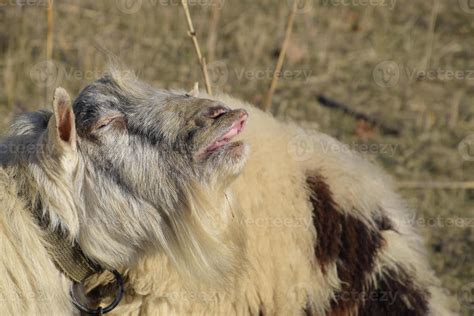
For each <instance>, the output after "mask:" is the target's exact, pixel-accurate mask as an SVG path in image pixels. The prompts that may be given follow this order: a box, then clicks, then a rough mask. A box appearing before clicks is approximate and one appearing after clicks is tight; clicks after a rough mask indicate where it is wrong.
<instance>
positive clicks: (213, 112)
mask: <svg viewBox="0 0 474 316" xmlns="http://www.w3.org/2000/svg"><path fill="white" fill-rule="evenodd" d="M227 112H229V110H228V109H227V108H225V107H222V106H218V107H214V108H211V109H209V111H208V115H207V116H208V117H209V118H212V119H218V118H219V117H221V116H222V115H224V114H226V113H227Z"/></svg>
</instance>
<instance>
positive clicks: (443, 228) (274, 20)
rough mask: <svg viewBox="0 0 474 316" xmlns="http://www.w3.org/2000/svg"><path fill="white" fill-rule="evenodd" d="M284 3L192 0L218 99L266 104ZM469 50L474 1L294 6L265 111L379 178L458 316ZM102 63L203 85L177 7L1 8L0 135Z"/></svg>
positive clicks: (12, 1) (288, 3) (472, 134)
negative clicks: (342, 151)
mask: <svg viewBox="0 0 474 316" xmlns="http://www.w3.org/2000/svg"><path fill="white" fill-rule="evenodd" d="M292 3H293V1H292V0H279V1H275V0H259V1H253V0H239V1H238V0H189V8H190V12H191V16H192V18H193V22H194V27H195V29H196V33H197V36H198V39H199V41H200V46H201V50H202V52H203V54H204V56H205V57H206V59H207V62H208V69H209V76H210V81H211V84H212V87H213V90H214V92H225V93H228V94H231V95H233V96H235V97H238V98H241V99H243V100H246V101H248V102H251V103H253V104H255V105H256V106H261V105H262V103H263V100H264V98H265V95H266V93H267V91H268V88H269V86H270V82H271V79H272V75H273V72H274V70H275V65H276V62H277V59H278V56H279V54H280V51H281V47H282V42H283V39H284V36H285V30H286V26H287V22H288V16H289V13H290V11H291V9H292ZM48 14H49V17H48ZM473 48H474V0H306V1H304V0H300V2H299V3H298V6H297V10H296V14H295V18H294V28H293V32H292V34H291V37H290V40H289V42H288V48H287V51H286V59H285V62H284V65H283V68H282V71H281V73H280V78H279V81H278V86H277V89H276V91H275V94H274V97H273V104H272V107H271V109H270V111H271V112H272V113H273V114H274V115H275V116H276V117H277V118H279V119H281V120H285V121H295V122H298V124H300V125H302V126H305V127H307V128H309V129H315V130H320V131H323V132H325V133H328V134H330V135H332V136H334V137H336V138H338V139H339V140H341V141H343V142H345V143H347V144H348V147H349V148H351V149H353V150H356V151H358V152H360V153H361V154H362V155H364V156H366V157H367V158H368V159H371V160H373V161H375V162H376V163H378V164H381V165H382V166H383V167H384V168H385V169H387V170H388V171H389V173H390V174H391V175H392V176H393V177H394V178H395V179H396V181H397V183H398V186H399V191H400V193H401V194H402V195H403V196H404V197H405V198H406V199H407V200H408V202H409V204H410V207H411V208H412V209H414V210H415V215H413V218H410V219H408V220H410V221H412V222H413V224H414V225H415V226H417V228H418V230H419V231H420V232H421V234H422V235H423V236H424V237H425V239H426V244H427V249H428V251H429V256H430V258H431V262H432V265H433V267H434V268H435V270H436V271H437V274H438V276H439V277H440V279H441V281H442V282H443V285H444V287H445V288H446V290H447V291H448V293H449V294H450V297H451V304H452V306H453V308H454V309H455V310H457V311H459V312H460V313H461V314H462V315H474V172H473V171H474V50H473ZM111 56H112V57H113V58H114V59H116V60H120V61H121V62H122V63H123V64H124V65H126V66H127V67H129V69H130V70H132V71H134V72H135V73H136V74H137V75H138V76H139V77H140V78H141V79H143V80H145V81H148V82H150V83H152V84H153V85H155V86H157V87H160V88H168V89H191V87H192V86H193V83H194V82H196V81H199V82H200V83H201V88H204V82H203V79H202V78H203V77H202V74H201V71H200V67H199V64H198V62H197V57H196V54H195V51H194V47H193V44H192V41H191V39H190V37H189V36H188V33H187V24H186V19H185V15H184V11H183V8H182V7H181V5H180V1H179V0H117V1H115V0H107V1H94V0H81V1H73V0H62V1H60V0H56V1H54V5H53V6H52V8H51V9H50V10H48V0H0V79H1V84H0V128H1V134H3V133H5V132H6V128H7V126H8V124H9V122H10V121H11V119H12V118H13V117H14V116H15V115H17V114H19V113H22V112H25V111H30V110H36V109H40V108H44V107H49V104H50V101H51V94H52V92H53V91H54V88H55V87H57V86H63V87H65V88H66V89H68V90H69V92H70V93H71V94H72V95H77V93H78V92H79V91H80V89H81V88H82V87H83V86H84V85H85V84H87V83H88V82H90V81H92V80H94V79H96V78H97V77H99V76H100V75H101V74H102V73H103V72H104V71H105V70H106V66H107V63H108V61H109V59H110V57H111ZM321 96H324V97H325V98H329V99H330V100H334V101H337V102H338V104H339V105H341V104H342V105H343V106H344V107H346V108H349V109H350V110H351V111H352V112H357V113H362V114H365V115H368V116H370V117H371V118H373V119H375V120H376V121H377V122H381V124H384V125H386V126H389V127H390V129H391V130H393V129H395V132H393V131H392V132H390V131H387V130H386V129H383V128H379V127H374V126H372V125H371V124H370V123H367V122H366V121H365V120H361V119H360V118H359V119H357V118H356V117H354V115H353V114H347V113H343V112H342V111H339V110H338V109H334V108H328V107H327V106H323V105H322V104H321V103H320V102H318V97H319V98H321ZM298 146H301V148H300V150H303V151H304V150H305V148H304V146H305V144H304V142H303V144H299V145H298Z"/></svg>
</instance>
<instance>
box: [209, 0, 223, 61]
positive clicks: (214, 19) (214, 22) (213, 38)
mask: <svg viewBox="0 0 474 316" xmlns="http://www.w3.org/2000/svg"><path fill="white" fill-rule="evenodd" d="M217 1H219V0H214V2H213V6H212V11H211V21H210V23H209V37H208V38H207V57H208V61H209V62H213V61H214V59H215V57H216V42H217V26H218V25H219V19H220V17H221V10H220V8H219V6H218V3H217Z"/></svg>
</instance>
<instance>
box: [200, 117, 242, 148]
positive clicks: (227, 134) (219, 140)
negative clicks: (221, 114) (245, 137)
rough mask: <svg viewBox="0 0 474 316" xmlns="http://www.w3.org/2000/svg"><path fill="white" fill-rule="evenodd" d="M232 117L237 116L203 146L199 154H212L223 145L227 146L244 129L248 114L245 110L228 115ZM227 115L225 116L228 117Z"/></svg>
mask: <svg viewBox="0 0 474 316" xmlns="http://www.w3.org/2000/svg"><path fill="white" fill-rule="evenodd" d="M229 114H230V115H232V116H235V115H237V118H235V119H234V120H232V123H231V124H229V126H228V127H227V128H226V129H224V130H223V131H222V132H220V133H219V134H218V136H216V137H215V138H214V139H213V140H212V141H211V142H209V143H207V145H205V147H204V149H203V150H201V151H200V154H205V153H208V152H212V151H214V150H216V149H218V148H220V147H221V146H224V145H225V144H228V143H229V142H230V141H231V140H232V138H234V137H235V136H237V135H238V134H240V133H241V132H242V130H243V129H244V127H245V123H246V121H247V119H248V113H247V111H245V110H235V111H232V112H230V113H229ZM229 114H227V115H229Z"/></svg>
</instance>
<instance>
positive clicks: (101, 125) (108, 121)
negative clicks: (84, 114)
mask: <svg viewBox="0 0 474 316" xmlns="http://www.w3.org/2000/svg"><path fill="white" fill-rule="evenodd" d="M115 119H116V118H110V119H105V120H102V121H101V122H98V123H97V125H96V127H95V129H96V130H100V129H104V128H106V127H107V126H109V125H110V124H111V123H113V122H114V120H115Z"/></svg>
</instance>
